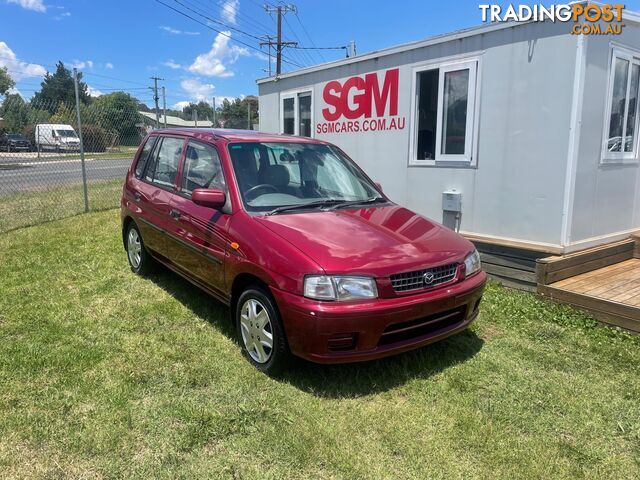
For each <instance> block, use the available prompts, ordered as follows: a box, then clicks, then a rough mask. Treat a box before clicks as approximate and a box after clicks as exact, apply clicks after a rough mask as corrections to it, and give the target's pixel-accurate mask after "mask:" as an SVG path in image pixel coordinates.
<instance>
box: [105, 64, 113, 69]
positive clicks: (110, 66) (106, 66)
mask: <svg viewBox="0 0 640 480" xmlns="http://www.w3.org/2000/svg"><path fill="white" fill-rule="evenodd" d="M104 68H106V69H107V70H113V63H111V62H107V63H106V65H105V66H104Z"/></svg>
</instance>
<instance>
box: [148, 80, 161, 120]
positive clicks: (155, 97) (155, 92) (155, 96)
mask: <svg viewBox="0 0 640 480" xmlns="http://www.w3.org/2000/svg"><path fill="white" fill-rule="evenodd" d="M151 80H153V100H154V101H155V102H156V128H160V106H159V105H158V100H160V97H159V96H158V80H164V78H160V77H151Z"/></svg>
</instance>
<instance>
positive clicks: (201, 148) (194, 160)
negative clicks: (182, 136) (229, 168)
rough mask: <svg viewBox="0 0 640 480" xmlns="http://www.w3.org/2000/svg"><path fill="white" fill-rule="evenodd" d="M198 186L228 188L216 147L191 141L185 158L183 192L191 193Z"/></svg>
mask: <svg viewBox="0 0 640 480" xmlns="http://www.w3.org/2000/svg"><path fill="white" fill-rule="evenodd" d="M196 188H212V189H218V190H226V188H227V187H226V183H225V181H224V175H223V174H222V166H221V164H220V157H219V156H218V151H217V150H216V148H215V147H213V146H211V145H207V144H204V143H200V142H194V141H190V142H189V143H188V145H187V152H186V155H185V160H184V168H183V174H182V192H183V193H185V194H187V195H190V194H191V192H193V190H195V189H196Z"/></svg>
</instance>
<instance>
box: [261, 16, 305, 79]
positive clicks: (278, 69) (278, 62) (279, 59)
mask: <svg viewBox="0 0 640 480" xmlns="http://www.w3.org/2000/svg"><path fill="white" fill-rule="evenodd" d="M264 9H265V10H266V11H267V13H272V12H276V15H277V20H276V24H277V32H276V42H275V46H276V75H280V73H281V72H282V47H286V46H289V45H292V46H296V45H298V42H283V41H282V16H283V15H284V14H286V13H287V12H294V13H295V12H297V11H298V9H297V8H296V6H295V5H278V6H277V7H273V6H271V5H265V6H264ZM264 44H265V45H269V49H271V45H274V43H273V42H272V41H271V39H269V41H268V42H264ZM261 45H262V43H261Z"/></svg>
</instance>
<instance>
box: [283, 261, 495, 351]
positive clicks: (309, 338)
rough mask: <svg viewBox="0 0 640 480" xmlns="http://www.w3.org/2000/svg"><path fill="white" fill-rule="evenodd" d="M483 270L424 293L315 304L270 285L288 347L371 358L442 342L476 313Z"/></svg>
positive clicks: (474, 316)
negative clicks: (370, 299) (372, 299)
mask: <svg viewBox="0 0 640 480" xmlns="http://www.w3.org/2000/svg"><path fill="white" fill-rule="evenodd" d="M485 283H486V274H485V273H484V272H480V273H478V274H476V275H473V276H472V277H470V278H467V279H465V280H463V281H461V282H459V283H457V284H453V285H450V286H447V287H443V288H441V289H436V290H431V291H427V292H424V293H418V294H413V295H405V296H399V297H395V298H384V299H383V298H380V299H376V300H375V301H370V302H320V301H316V300H312V299H309V298H305V297H302V296H300V295H295V294H292V293H289V292H284V291H282V290H278V289H273V288H272V293H273V295H274V297H275V299H276V303H277V304H278V308H279V310H280V313H281V316H282V320H283V323H284V328H285V331H286V333H287V339H288V341H289V348H290V349H291V352H292V353H293V354H294V355H297V356H299V357H302V358H305V359H307V360H310V361H312V362H317V363H349V362H358V361H365V360H373V359H376V358H382V357H386V356H389V355H394V354H397V353H401V352H405V351H408V350H412V349H414V348H418V347H421V346H423V345H427V344H429V343H433V342H436V341H438V340H442V339H444V338H446V337H448V336H450V335H453V334H455V333H457V332H460V331H462V330H464V329H465V328H467V327H468V326H469V324H470V323H471V322H472V321H473V320H475V318H476V317H477V315H478V306H479V303H480V299H481V298H482V293H483V291H484V286H485Z"/></svg>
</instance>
